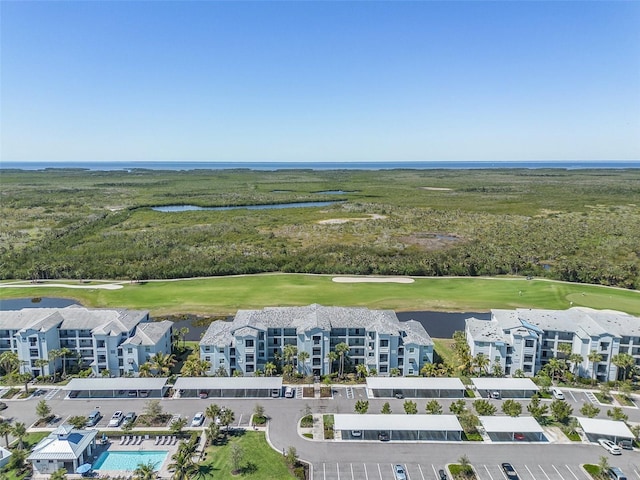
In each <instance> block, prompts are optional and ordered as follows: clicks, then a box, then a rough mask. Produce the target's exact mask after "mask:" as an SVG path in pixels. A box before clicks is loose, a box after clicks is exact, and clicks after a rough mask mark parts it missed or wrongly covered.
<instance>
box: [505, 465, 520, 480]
mask: <svg viewBox="0 0 640 480" xmlns="http://www.w3.org/2000/svg"><path fill="white" fill-rule="evenodd" d="M502 470H504V474H505V475H506V476H507V478H508V479H509V480H518V474H517V473H516V470H515V468H513V466H512V465H511V464H510V463H503V464H502Z"/></svg>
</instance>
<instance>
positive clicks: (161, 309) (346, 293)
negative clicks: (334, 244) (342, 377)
mask: <svg viewBox="0 0 640 480" xmlns="http://www.w3.org/2000/svg"><path fill="white" fill-rule="evenodd" d="M332 278H333V276H330V275H302V274H262V275H249V276H240V277H216V278H209V279H192V280H179V281H157V282H156V281H153V282H146V283H143V284H131V283H126V282H125V283H124V288H122V289H120V290H99V289H87V290H80V289H66V288H59V287H52V288H49V287H36V288H20V289H14V288H0V299H3V298H18V297H66V298H75V299H77V300H79V301H80V302H82V303H83V304H84V305H86V306H89V307H124V308H139V309H148V310H151V313H152V314H153V315H160V314H170V313H203V314H233V313H235V312H236V311H237V310H238V309H240V308H262V307H265V306H288V305H308V304H311V303H319V304H322V305H339V306H358V305H360V306H366V307H369V308H389V309H393V310H397V311H407V310H436V311H488V310H489V309H491V308H517V307H521V308H549V309H566V308H569V307H570V306H571V305H573V306H586V307H592V308H598V309H605V308H608V309H616V310H621V311H625V312H628V313H631V314H634V315H640V292H638V291H634V290H623V289H615V288H608V287H600V286H596V285H583V284H575V283H563V282H554V281H548V280H536V279H534V280H526V279H523V278H447V277H438V278H416V279H415V282H414V283H412V284H396V283H347V284H345V283H335V282H333V281H332V280H331V279H332Z"/></svg>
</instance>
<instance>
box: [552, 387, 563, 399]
mask: <svg viewBox="0 0 640 480" xmlns="http://www.w3.org/2000/svg"><path fill="white" fill-rule="evenodd" d="M551 395H553V398H555V399H556V400H564V393H562V390H560V389H559V388H552V389H551Z"/></svg>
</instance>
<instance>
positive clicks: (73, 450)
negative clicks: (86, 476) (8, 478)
mask: <svg viewBox="0 0 640 480" xmlns="http://www.w3.org/2000/svg"><path fill="white" fill-rule="evenodd" d="M97 434H98V430H77V429H75V428H73V427H72V426H71V425H61V426H60V427H58V428H57V429H55V430H54V431H53V432H51V433H50V434H49V436H47V437H46V438H43V439H42V440H40V442H38V444H37V445H36V446H35V447H34V448H33V450H32V452H31V455H29V456H28V457H27V460H28V461H30V462H31V465H33V471H34V473H35V474H51V473H54V472H56V471H58V470H59V469H61V468H64V469H65V470H66V471H67V472H68V473H75V472H76V470H77V469H78V467H79V466H80V465H82V464H84V463H91V461H92V454H93V452H94V450H95V448H96V435H97Z"/></svg>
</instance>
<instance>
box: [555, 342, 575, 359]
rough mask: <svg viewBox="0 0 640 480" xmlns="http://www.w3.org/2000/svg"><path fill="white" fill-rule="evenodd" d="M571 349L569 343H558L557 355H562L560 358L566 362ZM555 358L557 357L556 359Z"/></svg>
mask: <svg viewBox="0 0 640 480" xmlns="http://www.w3.org/2000/svg"><path fill="white" fill-rule="evenodd" d="M572 349H573V347H572V346H571V344H570V343H559V344H558V353H561V354H562V358H563V359H564V360H566V359H567V358H569V355H571V350H572ZM556 358H557V357H556Z"/></svg>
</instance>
